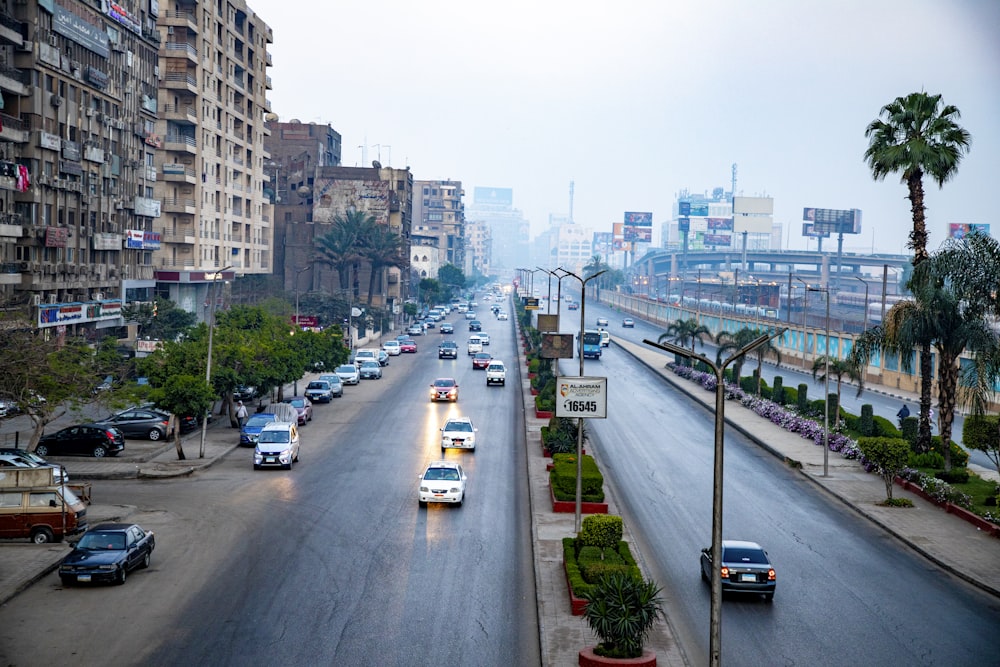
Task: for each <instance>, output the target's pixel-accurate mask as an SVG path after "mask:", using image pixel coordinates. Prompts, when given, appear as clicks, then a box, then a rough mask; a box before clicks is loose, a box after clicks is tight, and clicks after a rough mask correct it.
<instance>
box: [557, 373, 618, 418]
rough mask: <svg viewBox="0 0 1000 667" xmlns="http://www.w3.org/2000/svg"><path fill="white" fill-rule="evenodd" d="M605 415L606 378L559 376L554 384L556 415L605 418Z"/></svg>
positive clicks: (606, 412) (606, 413) (606, 410)
mask: <svg viewBox="0 0 1000 667" xmlns="http://www.w3.org/2000/svg"><path fill="white" fill-rule="evenodd" d="M607 416H608V379H607V378H599V377H561V378H559V380H558V384H557V386H556V417H583V418H585V419H606V418H607Z"/></svg>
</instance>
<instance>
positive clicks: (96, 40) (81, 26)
mask: <svg viewBox="0 0 1000 667" xmlns="http://www.w3.org/2000/svg"><path fill="white" fill-rule="evenodd" d="M53 9H54V10H55V11H53V12H52V29H53V30H54V31H56V32H57V33H59V34H60V35H62V36H63V37H65V38H66V39H69V40H72V41H74V42H76V43H77V44H79V45H80V46H82V47H83V48H85V49H87V50H88V51H93V52H94V53H96V54H97V55H99V56H101V57H102V58H107V57H108V56H109V55H110V51H109V50H108V41H109V40H108V34H107V33H106V32H104V31H103V30H101V29H100V28H99V27H97V26H95V25H91V24H90V23H88V22H87V21H85V20H84V19H83V18H81V17H79V16H77V15H76V14H74V13H73V12H70V11H67V10H65V9H63V8H62V6H60V5H55V6H54V7H53ZM139 32H140V34H141V32H142V31H141V30H140V31H139Z"/></svg>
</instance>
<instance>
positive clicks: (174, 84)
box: [163, 72, 198, 95]
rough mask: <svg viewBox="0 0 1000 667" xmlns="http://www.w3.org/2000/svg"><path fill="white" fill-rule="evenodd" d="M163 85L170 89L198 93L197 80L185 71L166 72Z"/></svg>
mask: <svg viewBox="0 0 1000 667" xmlns="http://www.w3.org/2000/svg"><path fill="white" fill-rule="evenodd" d="M163 85H164V87H166V88H169V89H171V90H186V91H187V92H189V93H191V94H192V95H196V94H197V93H198V80H197V79H196V78H195V77H193V76H191V75H190V74H188V73H187V72H167V73H166V75H164V77H163Z"/></svg>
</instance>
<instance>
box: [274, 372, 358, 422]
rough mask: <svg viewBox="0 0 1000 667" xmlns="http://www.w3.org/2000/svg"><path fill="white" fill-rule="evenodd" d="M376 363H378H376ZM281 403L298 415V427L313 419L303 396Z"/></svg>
mask: <svg viewBox="0 0 1000 667" xmlns="http://www.w3.org/2000/svg"><path fill="white" fill-rule="evenodd" d="M376 363H378V362H376ZM282 403H288V404H289V405H291V406H292V407H293V408H295V412H297V413H298V415H299V425H300V426H302V425H304V424H305V423H306V422H311V421H312V418H313V406H312V401H310V400H309V399H308V398H306V397H305V396H289V397H288V398H286V399H285V400H284V401H282Z"/></svg>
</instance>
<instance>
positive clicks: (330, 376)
mask: <svg viewBox="0 0 1000 667" xmlns="http://www.w3.org/2000/svg"><path fill="white" fill-rule="evenodd" d="M319 379H320V380H323V381H324V382H329V383H330V393H332V394H333V397H334V398H340V397H341V396H343V395H344V383H343V381H342V380H341V379H340V376H339V375H337V374H336V373H324V374H323V375H320V376H319Z"/></svg>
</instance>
